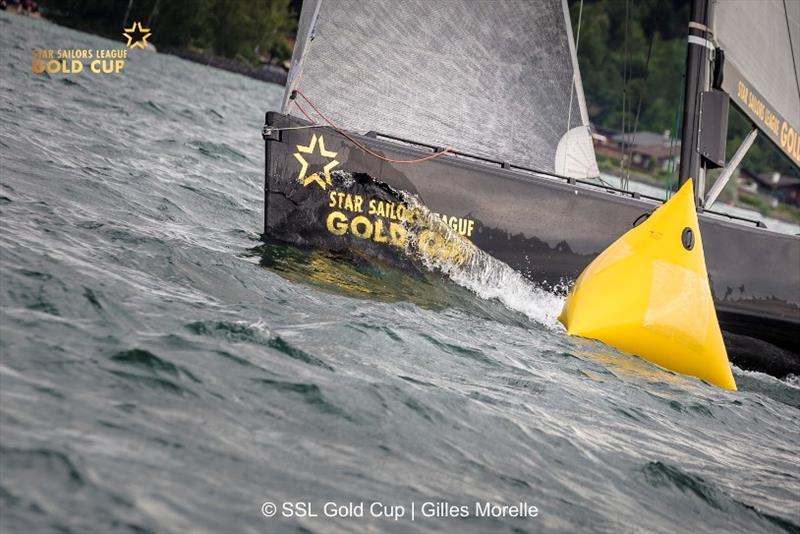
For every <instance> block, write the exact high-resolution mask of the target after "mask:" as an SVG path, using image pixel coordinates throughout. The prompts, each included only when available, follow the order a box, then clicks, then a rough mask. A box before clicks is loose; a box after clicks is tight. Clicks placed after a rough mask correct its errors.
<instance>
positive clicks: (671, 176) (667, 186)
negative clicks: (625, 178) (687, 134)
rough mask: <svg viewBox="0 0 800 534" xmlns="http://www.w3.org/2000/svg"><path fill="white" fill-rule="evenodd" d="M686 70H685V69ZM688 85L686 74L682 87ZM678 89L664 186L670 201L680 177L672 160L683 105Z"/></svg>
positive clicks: (680, 92)
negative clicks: (674, 183)
mask: <svg viewBox="0 0 800 534" xmlns="http://www.w3.org/2000/svg"><path fill="white" fill-rule="evenodd" d="M684 70H685V69H684ZM685 83H686V72H684V73H683V75H682V76H681V85H680V87H683V86H684V84H685ZM680 87H679V88H678V98H677V102H676V104H675V123H674V128H673V130H672V135H671V136H670V140H669V178H667V182H666V184H664V200H665V201H666V200H669V199H670V197H671V196H672V180H673V179H674V180H675V181H676V183H677V181H678V177H677V176H676V174H677V171H678V167H677V166H675V160H674V159H672V149H673V148H674V147H675V146H676V144H677V140H678V128H679V124H678V121H679V120H680V113H681V105H682V104H683V99H682V98H681V96H682V91H681V89H680Z"/></svg>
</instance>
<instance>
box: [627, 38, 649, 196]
mask: <svg viewBox="0 0 800 534" xmlns="http://www.w3.org/2000/svg"><path fill="white" fill-rule="evenodd" d="M655 35H656V34H655V32H653V33H652V34H651V35H650V45H649V46H648V48H647V61H645V64H644V80H643V83H644V87H643V89H642V90H641V91H640V92H639V103H638V104H637V105H636V119H635V120H634V122H633V135H632V136H631V142H630V148H629V149H628V172H627V173H626V174H625V183H626V184H627V183H629V182H630V179H631V161H632V160H633V144H634V143H635V142H636V133H637V132H638V130H639V114H640V113H641V112H642V100H643V97H644V93H645V92H646V90H647V74H648V72H649V71H650V56H651V54H652V53H653V40H654V38H655Z"/></svg>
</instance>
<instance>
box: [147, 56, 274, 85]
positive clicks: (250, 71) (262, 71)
mask: <svg viewBox="0 0 800 534" xmlns="http://www.w3.org/2000/svg"><path fill="white" fill-rule="evenodd" d="M158 52H159V53H162V54H169V55H171V56H177V57H179V58H181V59H185V60H187V61H191V62H193V63H199V64H201V65H206V66H209V67H214V68H217V69H221V70H226V71H228V72H233V73H236V74H241V75H243V76H247V77H248V78H254V79H256V80H261V81H262V82H267V83H274V84H278V85H286V79H287V77H288V76H289V73H288V72H287V71H286V70H285V69H284V68H283V67H280V66H278V65H272V64H266V65H261V66H258V67H256V66H253V65H250V64H249V63H245V62H242V61H239V60H236V59H230V58H226V57H222V56H217V55H214V54H211V53H208V52H201V51H197V50H190V49H188V48H163V49H158Z"/></svg>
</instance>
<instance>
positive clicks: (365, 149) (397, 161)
mask: <svg viewBox="0 0 800 534" xmlns="http://www.w3.org/2000/svg"><path fill="white" fill-rule="evenodd" d="M295 94H297V95H300V97H301V98H302V99H303V100H305V101H306V103H307V104H308V105H309V106H311V108H312V109H313V110H314V112H315V113H316V114H317V115H319V116H320V117H321V118H322V120H324V121H325V122H326V123H328V125H329V126H330V127H331V128H333V129H334V130H336V132H337V133H338V134H340V135H341V136H343V137H345V138H346V139H347V140H349V141H350V142H351V143H353V144H354V145H356V146H357V147H358V148H360V149H361V150H362V151H363V152H365V153H367V154H369V155H370V156H372V157H374V158H377V159H379V160H381V161H385V162H387V163H394V164H397V165H401V164H407V165H410V164H412V163H422V162H423V161H428V160H432V159H435V158H438V157H439V156H442V155H444V154H446V153H448V152H450V147H449V146H448V147H444V148H443V149H441V150H439V151H438V152H434V153H433V154H430V155H428V156H424V157H421V158H416V159H392V158H387V157H386V156H383V155H382V154H378V153H377V152H375V151H373V150H371V149H370V148H369V147H367V146H366V145H364V144H362V143H360V142H359V141H357V140H356V139H354V138H353V137H352V136H351V135H350V134H348V133H347V132H346V131H345V130H343V129H341V128H339V127H338V126H336V124H334V122H333V121H332V120H330V119H329V118H328V117H327V116H326V115H325V114H324V113H322V112H321V111H320V110H319V108H317V106H315V105H314V103H313V102H312V101H311V100H309V99H308V97H307V96H306V95H304V94H303V92H302V91H301V90H300V89H295V90H294V93H293V94H292V96H291V97H289V98H291V99H292V100H296V98H295ZM295 103H296V104H298V103H297V102H295ZM297 109H299V110H300V111H302V112H303V114H304V115H305V116H306V117H307V118H308V119H309V120H310V121H311V122H312V123H313V122H316V121H314V120H312V119H311V117H309V116H308V114H306V112H305V111H303V109H302V108H301V107H300V106H299V105H298V106H297Z"/></svg>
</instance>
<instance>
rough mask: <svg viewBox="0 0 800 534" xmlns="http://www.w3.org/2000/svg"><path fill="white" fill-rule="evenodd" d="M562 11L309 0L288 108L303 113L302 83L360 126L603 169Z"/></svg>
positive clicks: (532, 161)
mask: <svg viewBox="0 0 800 534" xmlns="http://www.w3.org/2000/svg"><path fill="white" fill-rule="evenodd" d="M565 17H568V12H567V11H566V7H565V0H536V1H531V0H470V1H465V0H442V1H438V2H430V1H428V0H402V1H393V0H372V1H370V2H362V1H358V0H335V1H330V0H306V1H305V2H304V3H303V12H302V14H301V18H300V28H299V32H298V43H297V46H296V48H295V52H294V55H293V57H292V69H291V72H290V75H289V82H288V84H287V93H286V94H287V98H285V99H284V109H283V111H284V113H290V114H293V115H296V116H299V117H302V116H303V115H302V112H301V111H300V110H299V109H298V108H297V107H296V106H294V105H292V104H291V102H290V101H289V100H288V95H289V94H290V93H291V91H293V90H294V89H300V90H302V92H303V94H304V95H306V96H307V97H308V98H309V99H310V100H311V101H313V102H315V104H317V105H318V107H320V109H321V110H323V111H324V112H325V113H326V115H328V116H329V117H330V118H331V119H332V120H334V121H335V122H336V123H337V124H339V125H340V126H342V127H344V128H347V129H349V130H352V131H356V132H365V131H370V130H375V131H379V132H381V133H385V134H389V135H395V136H398V137H404V138H408V139H414V140H417V141H420V142H422V143H426V144H431V145H436V146H450V147H452V148H453V149H454V150H458V151H461V152H467V153H472V154H476V155H479V156H484V157H488V158H492V159H496V160H502V161H509V162H511V163H515V164H518V165H523V166H528V167H531V168H535V169H537V170H541V171H544V172H553V173H558V172H559V171H561V172H564V173H567V174H568V175H570V176H575V177H579V178H584V177H589V176H597V175H598V174H599V173H598V171H597V164H596V161H595V159H594V151H593V148H592V146H591V137H590V133H589V129H588V122H587V121H588V117H587V113H586V106H585V101H584V98H583V89H582V87H581V84H580V76H579V74H578V73H577V70H576V69H577V59H576V58H575V51H574V47H573V44H572V38H571V29H570V27H569V19H568V18H565ZM576 128H577V129H578V131H577V132H575V131H573V130H575V129H576ZM570 132H571V133H570ZM575 140H577V141H576V142H577V146H576V151H575V156H574V157H573V156H570V161H571V162H572V163H571V164H570V165H567V166H564V165H560V164H559V161H558V160H559V159H561V160H563V159H564V152H565V150H566V151H567V152H572V151H571V150H570V145H571V143H572V142H573V141H575ZM565 143H566V145H565ZM559 145H561V148H560V149H559ZM587 146H588V149H587ZM557 156H560V158H559V157H557ZM581 158H583V159H581ZM576 159H577V160H579V161H576ZM575 169H579V170H577V171H576V170H575Z"/></svg>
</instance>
